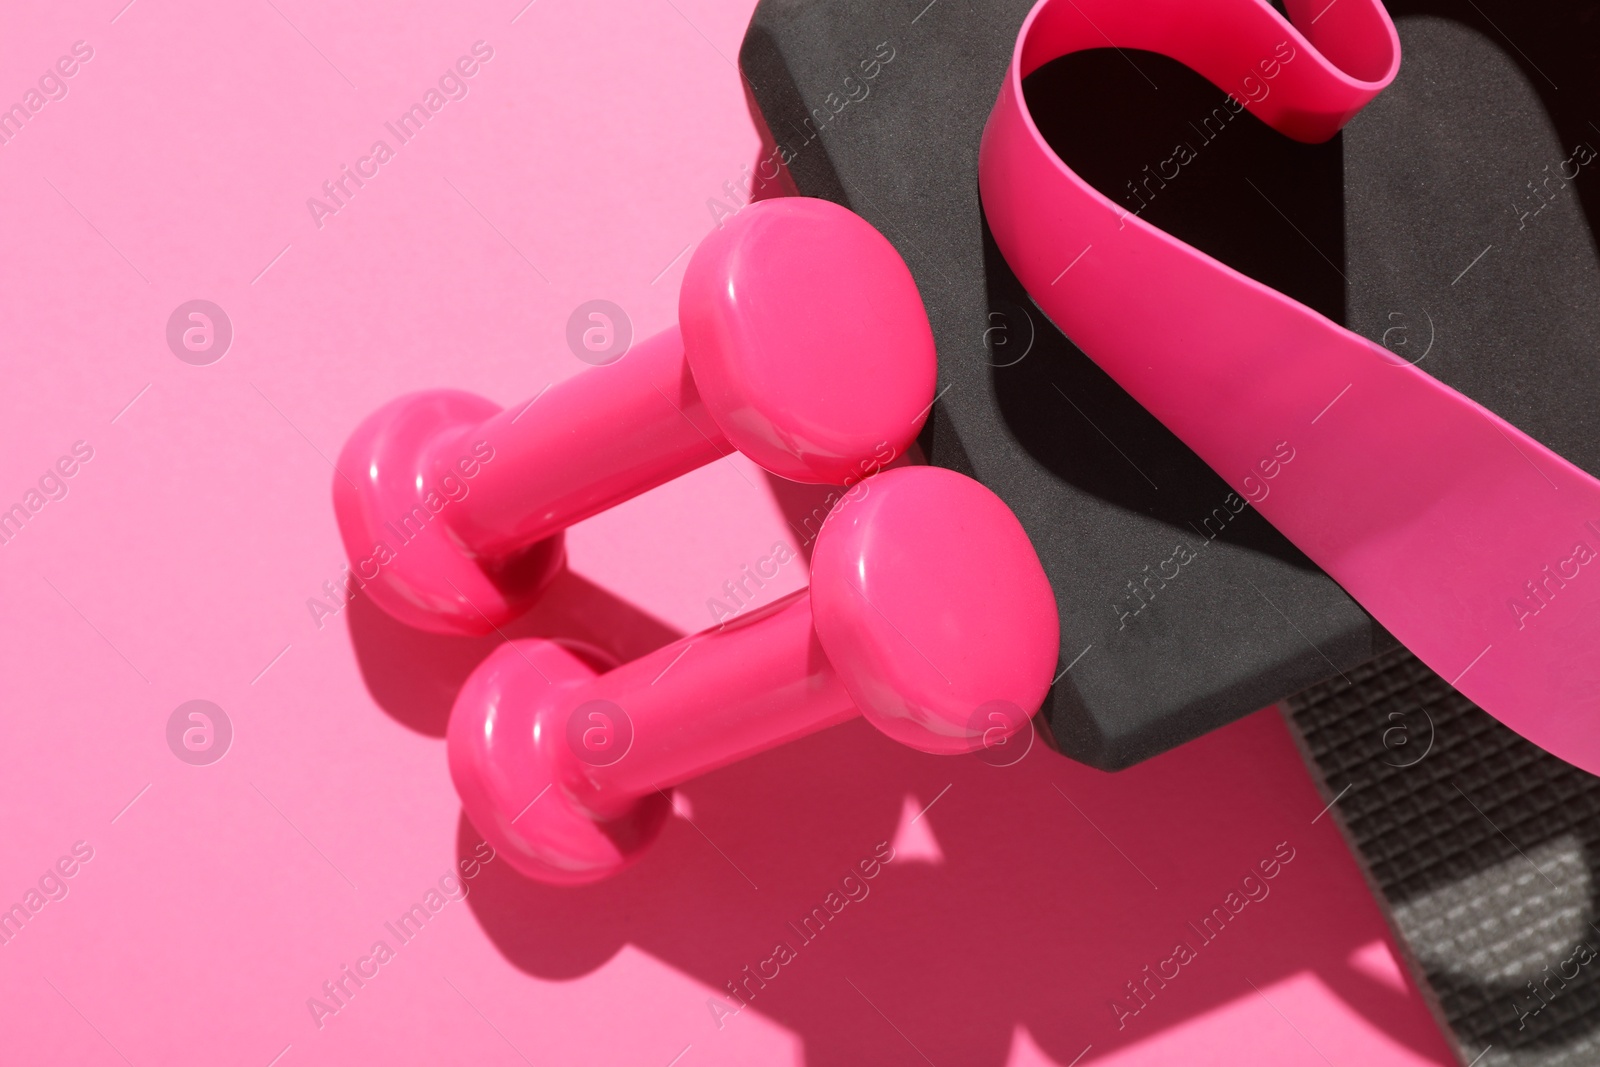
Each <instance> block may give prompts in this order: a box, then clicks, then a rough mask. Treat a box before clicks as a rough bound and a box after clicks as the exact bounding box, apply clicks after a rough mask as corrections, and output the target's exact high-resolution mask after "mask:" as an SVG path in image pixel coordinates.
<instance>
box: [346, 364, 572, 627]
mask: <svg viewBox="0 0 1600 1067" xmlns="http://www.w3.org/2000/svg"><path fill="white" fill-rule="evenodd" d="M499 411H500V408H499V407H498V406H497V405H496V404H493V403H491V402H490V401H488V400H485V399H483V398H482V397H480V396H474V395H473V394H471V393H463V392H460V391H457V390H453V389H434V390H429V391H427V392H421V393H411V394H409V395H407V396H402V397H399V398H397V399H395V400H393V401H390V402H389V403H388V404H386V405H384V406H383V407H382V408H379V409H378V410H377V411H375V412H373V413H372V415H370V416H369V417H368V418H367V419H366V420H365V421H364V422H362V423H361V425H360V426H358V427H357V428H356V431H355V433H353V434H351V435H350V439H349V441H347V442H346V443H345V446H344V450H343V451H342V452H340V454H339V462H338V465H337V469H336V470H335V473H334V477H333V510H334V514H335V516H336V517H337V518H338V521H339V533H340V536H341V537H342V538H343V540H344V546H345V551H346V552H347V553H348V554H349V557H350V569H351V573H352V576H353V578H354V583H355V584H356V585H358V586H359V587H360V588H361V589H362V590H363V591H364V592H366V594H367V595H368V596H370V597H371V598H372V601H373V603H375V604H377V605H378V606H379V607H380V608H382V609H383V610H384V611H386V612H387V613H388V614H390V615H391V616H393V617H394V618H396V619H399V620H400V621H401V622H403V623H406V624H407V625H409V626H414V627H416V628H417V629H419V630H427V631H429V632H431V633H442V634H469V635H480V634H487V633H492V632H493V631H494V630H495V629H496V628H498V627H500V626H502V625H504V624H505V623H507V622H509V621H511V620H512V619H514V618H516V617H517V616H519V615H521V614H522V613H523V612H525V611H526V610H527V609H528V607H529V606H530V605H531V604H532V603H533V601H534V600H535V599H537V598H538V596H539V594H540V593H541V592H543V590H544V588H545V586H546V585H548V584H549V582H550V580H551V579H552V578H554V577H555V575H556V573H557V572H558V571H559V570H560V569H561V566H562V564H563V562H564V561H565V559H566V550H565V547H564V544H565V543H564V541H563V539H562V536H561V535H560V534H556V535H555V536H553V537H549V538H546V539H545V540H543V541H540V542H538V543H536V544H534V545H531V546H529V547H528V548H526V549H523V550H522V551H520V552H518V553H517V554H516V555H515V556H513V557H511V558H508V559H502V560H494V561H488V560H483V559H479V558H477V557H475V556H474V555H473V554H472V553H471V552H470V551H468V550H467V549H466V548H465V547H463V546H462V544H461V543H460V542H459V541H458V540H457V539H456V538H454V537H452V536H451V534H450V531H449V529H448V523H449V516H450V509H451V508H456V507H460V506H461V505H460V503H459V502H458V501H459V500H461V499H465V498H466V497H467V496H469V495H470V494H471V491H472V482H471V479H470V478H466V477H464V476H462V475H460V474H455V475H446V476H439V475H436V473H435V471H434V469H433V462H432V461H433V459H434V458H435V457H436V456H437V455H438V449H440V448H441V447H447V448H455V449H458V450H460V449H465V450H466V453H465V454H464V455H463V457H456V456H455V455H453V454H452V455H449V456H446V457H444V458H446V459H448V460H449V461H450V462H451V463H452V464H454V463H455V462H456V461H457V459H458V458H465V459H467V460H469V461H470V462H476V457H475V456H473V455H472V453H471V449H472V447H473V442H471V441H470V440H466V438H467V436H468V435H469V434H470V431H471V429H472V427H474V426H477V425H478V424H480V423H482V422H483V421H484V420H486V419H488V418H489V417H490V416H492V415H495V414H497V413H498V412H499Z"/></svg>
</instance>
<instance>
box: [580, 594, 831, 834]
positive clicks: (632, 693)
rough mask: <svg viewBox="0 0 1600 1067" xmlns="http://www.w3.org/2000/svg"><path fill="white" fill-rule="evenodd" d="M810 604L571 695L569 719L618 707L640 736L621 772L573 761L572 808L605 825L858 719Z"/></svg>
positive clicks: (676, 650) (665, 651) (761, 616)
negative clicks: (595, 708) (648, 799)
mask: <svg viewBox="0 0 1600 1067" xmlns="http://www.w3.org/2000/svg"><path fill="white" fill-rule="evenodd" d="M808 594H809V591H808V590H804V589H802V590H800V591H798V592H795V593H793V594H791V595H790V596H788V597H786V598H784V599H782V600H780V601H778V602H777V603H775V604H773V605H771V606H769V607H767V608H764V609H760V610H759V611H757V612H755V613H752V615H751V616H750V617H749V618H747V619H741V620H738V621H736V622H733V623H731V624H730V625H728V626H726V627H724V628H722V629H719V630H711V631H707V632H705V633H700V634H695V635H693V636H691V637H686V638H684V639H683V640H681V641H676V642H674V643H673V644H670V645H667V646H666V647H665V648H660V649H657V650H656V651H655V652H652V653H651V654H649V655H648V656H645V657H643V658H642V659H637V660H634V661H633V662H631V663H627V664H624V665H623V666H621V667H618V668H617V669H616V670H613V671H610V672H608V673H606V674H602V675H599V676H598V677H596V678H594V679H592V680H591V681H588V682H585V683H583V684H581V685H579V686H578V687H576V688H575V689H574V690H573V691H572V692H571V693H569V694H568V695H567V697H566V699H565V700H564V701H563V702H562V703H563V708H564V709H576V708H579V707H580V706H582V705H583V704H584V703H585V702H587V701H591V700H607V701H611V702H613V703H615V704H616V705H617V706H618V707H621V708H622V709H623V710H624V711H625V712H626V713H627V715H628V718H629V720H630V721H631V723H632V728H633V740H632V746H631V747H630V748H629V749H628V751H627V753H626V754H625V755H623V756H622V758H621V759H619V760H617V761H616V762H615V763H612V764H610V765H608V766H591V765H588V764H587V763H585V762H583V761H582V760H581V759H579V758H577V757H574V758H573V760H572V761H571V766H572V768H573V769H574V771H575V773H576V777H575V778H574V779H572V780H569V782H568V783H567V785H568V788H569V791H570V792H571V794H572V796H573V799H574V800H575V801H576V802H577V803H578V804H580V805H581V806H583V807H585V808H587V809H588V810H590V811H591V812H593V813H594V814H595V815H596V816H598V817H602V818H604V817H606V816H607V815H612V814H617V813H620V812H623V811H626V810H628V809H629V808H631V807H632V806H633V805H634V804H635V803H636V802H637V801H638V799H639V798H640V797H643V796H648V795H650V794H651V793H654V792H655V791H656V790H658V789H662V790H664V789H667V788H669V787H671V786H674V785H678V784H680V783H682V782H686V781H688V780H689V779H691V778H695V777H698V776H699V775H702V774H705V773H707V772H709V771H713V770H716V769H717V768H718V767H724V766H727V765H728V764H730V763H734V762H736V761H738V760H741V759H744V758H745V757H747V756H752V755H755V754H756V753H759V752H765V751H766V750H768V749H771V748H776V747H777V746H779V745H782V744H784V743H786V742H789V741H793V740H795V739H796V738H800V737H804V736H805V735H807V734H811V733H815V732H816V731H818V730H822V729H824V728H826V727H829V726H832V725H834V724H835V723H841V722H845V721H847V720H849V719H852V718H854V717H855V716H856V715H858V714H860V713H859V712H858V711H857V710H856V707H855V705H854V703H853V702H852V701H851V699H850V696H849V694H847V693H846V692H845V689H844V685H843V684H842V683H841V681H840V679H839V676H838V674H837V672H836V671H835V670H834V667H833V664H831V663H830V662H829V661H828V657H827V655H826V654H825V653H824V652H823V650H822V645H821V643H820V642H819V641H818V640H817V633H816V629H815V627H814V626H813V625H812V617H811V598H810V596H809V595H808ZM566 714H567V713H566V712H565V711H564V712H563V715H562V716H561V717H560V719H559V721H561V722H565V721H566V718H565V716H566ZM569 736H571V735H570V734H569Z"/></svg>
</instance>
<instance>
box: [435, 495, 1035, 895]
mask: <svg viewBox="0 0 1600 1067" xmlns="http://www.w3.org/2000/svg"><path fill="white" fill-rule="evenodd" d="M861 484H862V488H863V489H864V490H865V492H864V493H863V494H862V495H860V496H859V497H858V498H857V499H854V500H851V499H849V498H846V499H843V500H841V501H839V502H838V503H837V504H836V505H835V506H834V509H833V512H832V513H831V514H830V515H829V517H828V520H827V522H826V523H825V524H824V525H823V528H822V532H821V533H820V534H819V535H818V536H817V542H816V548H815V552H814V553H813V556H812V560H811V586H810V588H809V589H808V590H801V591H799V592H797V593H794V594H792V595H790V596H788V597H786V598H784V599H783V600H780V601H778V602H777V603H775V604H772V605H771V606H769V607H767V608H765V609H763V610H760V611H757V612H753V613H752V614H751V615H750V616H748V617H746V618H743V619H740V620H739V621H738V622H734V623H730V624H728V625H726V626H724V627H721V628H719V629H716V630H709V631H706V632H704V633H700V634H695V635H692V636H690V637H685V638H683V639H682V640H680V641H677V642H674V643H673V644H671V645H668V646H666V647H665V648H661V649H657V650H656V651H655V652H652V653H651V654H650V655H648V656H645V657H643V658H641V659H638V660H635V661H633V662H631V663H627V664H624V665H622V666H620V667H617V668H615V669H613V670H610V671H606V672H605V673H596V669H595V666H594V665H593V664H592V663H591V662H587V661H586V660H585V659H584V658H583V657H582V656H581V655H579V654H578V653H576V652H574V651H572V650H570V649H568V648H566V647H564V646H562V645H561V644H559V643H557V642H554V641H547V640H543V639H537V638H534V639H526V640H520V641H511V642H507V643H505V644H503V645H501V646H500V647H499V648H497V649H496V650H495V651H494V652H493V653H492V654H491V655H490V656H489V657H488V658H487V659H486V660H485V661H484V662H483V663H482V664H481V665H479V667H478V668H477V669H476V670H475V671H474V672H473V674H472V676H471V677H470V678H469V679H468V680H467V683H466V685H465V686H464V687H463V688H462V690H461V692H460V694H459V695H458V696H457V698H456V702H455V706H454V708H453V709H452V711H451V714H450V726H449V731H448V746H449V756H450V774H451V777H452V779H454V781H455V785H456V790H457V792H459V793H460V795H461V800H462V805H463V806H464V807H465V809H466V812H467V816H468V818H469V819H471V821H472V823H473V825H474V826H475V827H477V829H478V832H479V833H481V834H483V835H484V837H485V838H487V839H488V840H489V842H490V843H491V844H492V845H494V847H495V849H496V851H497V852H499V853H500V854H501V855H502V856H505V857H506V858H507V859H508V860H509V861H510V862H511V864H512V865H513V866H515V867H516V868H517V869H518V870H519V871H521V872H522V873H523V874H525V875H527V876H528V877H530V878H533V879H536V880H538V881H542V882H549V883H552V884H556V885H581V884H584V883H587V882H593V881H597V880H599V879H601V878H605V877H607V876H609V875H611V874H614V873H616V872H617V871H619V870H621V869H623V868H624V867H626V866H627V865H628V864H629V863H631V862H632V861H633V860H634V859H636V858H637V857H638V856H639V855H640V853H641V852H642V851H643V850H644V849H645V847H646V846H648V845H649V844H650V842H651V841H652V840H653V839H654V838H655V836H656V834H657V833H658V832H659V831H660V829H661V825H662V822H663V820H664V819H665V817H666V814H667V812H668V810H669V807H670V801H669V799H668V794H667V790H669V789H670V788H671V787H672V786H674V785H677V784H680V783H682V782H684V781H687V780H688V779H690V778H694V777H696V776H698V775H701V774H704V773H706V772H708V771H712V770H715V769H716V768H718V767H723V766H726V765H727V764H729V763H733V762H735V761H736V760H739V759H743V758H745V757H747V756H751V755H754V754H756V753H759V752H764V751H766V750H767V749H769V748H774V747H776V746H778V745H781V744H784V743H786V742H788V741H792V740H795V739H797V738H800V737H803V736H805V735H807V734H810V733H814V732H816V731H818V730H821V729H824V728H825V727H828V726H832V725H834V724H836V723H840V722H844V721H846V720H848V719H850V718H853V717H854V716H856V715H857V714H860V715H862V716H864V717H865V718H866V719H867V720H868V721H870V722H871V723H872V724H873V725H874V726H876V727H877V728H878V729H879V730H882V731H883V732H884V733H885V734H888V735H889V736H890V737H892V738H894V739H895V740H897V741H900V742H902V743H904V744H906V745H909V746H911V747H912V748H916V749H919V750H921V751H924V752H931V753H940V754H959V753H965V752H974V751H978V750H979V749H981V748H983V747H985V746H986V745H993V744H995V743H996V742H997V741H998V740H1000V739H1001V737H1002V735H1003V734H1009V733H1014V732H1015V731H1017V730H1020V729H1023V728H1024V727H1026V726H1027V725H1028V720H1029V717H1030V716H1031V715H1032V714H1033V712H1034V711H1035V710H1036V709H1037V708H1038V707H1039V705H1040V703H1041V702H1042V701H1043V700H1044V697H1045V693H1046V692H1047V691H1048V690H1049V688H1050V684H1051V679H1052V674H1053V672H1054V670H1055V666H1056V655H1057V651H1058V648H1057V645H1058V641H1059V622H1058V615H1057V612H1056V604H1055V598H1054V595H1053V594H1052V593H1051V590H1050V583H1049V581H1048V579H1047V578H1046V577H1045V573H1044V568H1043V567H1042V566H1040V564H1039V559H1038V556H1037V555H1035V553H1034V550H1033V546H1032V544H1031V543H1030V542H1029V540H1028V537H1027V534H1026V533H1024V532H1023V529H1022V525H1021V524H1020V523H1019V522H1018V521H1017V519H1016V516H1014V515H1012V513H1011V512H1010V510H1009V509H1008V508H1007V507H1006V506H1005V504H1004V503H1002V502H1001V501H1000V498H999V497H997V496H995V495H994V494H993V493H992V492H990V491H989V490H988V489H986V488H984V487H983V486H982V485H979V484H978V483H977V482H975V481H973V480H972V479H970V478H967V477H966V476H964V475H961V474H957V473H956V472H954V471H949V470H945V469H943V468H939V467H902V468H898V469H895V470H891V471H885V472H884V473H881V474H877V475H874V476H873V477H872V478H869V479H867V480H866V481H864V482H863V483H861Z"/></svg>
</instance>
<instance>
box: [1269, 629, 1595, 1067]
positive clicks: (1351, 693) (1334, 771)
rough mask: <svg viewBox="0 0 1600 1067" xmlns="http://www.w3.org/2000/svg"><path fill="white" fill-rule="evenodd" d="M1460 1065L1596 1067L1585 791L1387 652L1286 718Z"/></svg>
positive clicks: (1591, 852)
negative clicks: (1430, 997)
mask: <svg viewBox="0 0 1600 1067" xmlns="http://www.w3.org/2000/svg"><path fill="white" fill-rule="evenodd" d="M1289 707H1290V709H1292V710H1291V715H1290V720H1291V722H1292V723H1293V724H1294V725H1295V727H1296V728H1297V731H1298V733H1299V735H1300V737H1301V741H1302V745H1303V747H1304V749H1305V750H1306V753H1307V755H1308V756H1309V757H1310V760H1311V763H1312V766H1313V767H1314V768H1315V769H1316V771H1317V773H1318V777H1319V778H1320V779H1321V784H1322V787H1323V790H1324V792H1325V795H1326V797H1327V799H1328V800H1329V802H1330V807H1329V811H1328V814H1329V815H1330V816H1331V817H1333V818H1334V819H1336V820H1337V821H1338V822H1339V823H1340V824H1341V826H1342V828H1343V830H1344V832H1345V834H1346V835H1347V836H1348V837H1349V839H1350V841H1351V844H1352V845H1353V846H1354V848H1355V851H1356V854H1357V856H1358V857H1359V858H1360V860H1361V862H1362V865H1363V867H1364V869H1365V871H1366V874H1367V877H1368V879H1369V881H1370V883H1371V885H1372V887H1373V889H1374V891H1375V892H1376V894H1377V897H1378V899H1379V900H1380V901H1381V902H1382V903H1383V904H1384V905H1385V906H1386V910H1387V911H1388V915H1389V919H1390V921H1391V923H1392V924H1393V926H1394V929H1395V932H1396V934H1397V935H1398V936H1399V940H1400V943H1401V944H1402V946H1403V947H1404V948H1405V950H1406V955H1407V956H1408V962H1409V963H1410V964H1411V966H1412V967H1413V968H1414V969H1415V971H1416V974H1417V977H1418V978H1419V979H1422V980H1424V981H1425V982H1426V987H1425V988H1431V990H1432V991H1433V995H1434V1001H1433V1006H1434V1007H1435V1009H1436V1010H1437V1012H1438V1013H1439V1015H1440V1016H1441V1020H1442V1021H1443V1022H1444V1023H1445V1025H1446V1028H1447V1030H1448V1032H1449V1033H1450V1034H1451V1035H1452V1036H1453V1037H1454V1038H1455V1041H1456V1047H1457V1052H1458V1054H1459V1055H1460V1057H1461V1062H1462V1063H1473V1064H1475V1065H1476V1067H1535V1065H1537V1067H1592V1065H1593V1064H1595V1063H1600V892H1597V885H1600V778H1596V777H1595V776H1593V775H1590V774H1586V773H1584V772H1583V771H1580V770H1578V769H1577V768H1576V767H1572V766H1569V765H1568V764H1565V763H1563V762H1561V761H1560V760H1558V759H1556V758H1555V757H1554V756H1551V755H1549V754H1548V753H1546V752H1543V751H1541V750H1540V749H1539V748H1537V747H1536V746H1534V745H1533V744H1530V743H1529V742H1527V741H1524V740H1523V739H1522V738H1520V737H1518V736H1517V735H1516V734H1514V733H1512V732H1511V731H1510V730H1509V729H1507V728H1506V727H1504V726H1502V725H1501V724H1500V723H1499V722H1497V721H1496V720H1495V719H1493V718H1491V717H1490V716H1489V715H1487V714H1485V713H1484V712H1483V711H1482V710H1480V709H1478V708H1477V707H1474V706H1473V705H1472V704H1471V703H1470V702H1469V701H1468V700H1467V699H1466V698H1465V697H1463V696H1461V695H1460V694H1459V693H1457V692H1456V691H1455V690H1453V689H1451V688H1450V686H1449V685H1448V684H1447V683H1446V682H1445V681H1444V680H1443V679H1441V678H1440V677H1439V676H1438V675H1436V674H1434V673H1433V672H1432V671H1430V670H1428V669H1427V668H1426V667H1424V666H1423V665H1422V664H1421V663H1420V662H1418V661H1417V660H1416V658H1415V657H1413V656H1411V655H1410V654H1409V653H1408V652H1406V651H1405V650H1404V649H1397V650H1394V651H1391V652H1389V653H1386V654H1384V655H1382V656H1379V657H1378V658H1377V659H1375V660H1373V661H1371V662H1370V663H1367V664H1364V665H1362V666H1360V667H1356V668H1353V669H1352V670H1351V671H1350V672H1349V677H1348V678H1335V679H1333V680H1332V681H1331V682H1328V683H1325V684H1322V685H1318V686H1314V687H1313V688H1312V689H1310V690H1308V691H1307V692H1305V693H1303V694H1300V695H1298V696H1296V697H1293V698H1291V699H1290V701H1289Z"/></svg>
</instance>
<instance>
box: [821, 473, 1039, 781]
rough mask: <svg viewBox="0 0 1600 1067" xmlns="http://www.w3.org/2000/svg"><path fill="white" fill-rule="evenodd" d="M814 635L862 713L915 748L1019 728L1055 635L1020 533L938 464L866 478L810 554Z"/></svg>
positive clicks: (996, 505) (980, 489)
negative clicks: (815, 632)
mask: <svg viewBox="0 0 1600 1067" xmlns="http://www.w3.org/2000/svg"><path fill="white" fill-rule="evenodd" d="M811 605H812V615H813V618H814V620H815V624H816V629H817V637H818V639H819V640H820V641H821V642H822V647H823V649H824V650H825V651H826V652H827V654H828V660H829V662H831V663H832V664H833V666H834V668H835V669H836V670H837V671H838V672H839V676H840V678H841V680H842V681H843V683H844V686H845V689H846V690H847V691H848V692H849V693H850V696H851V698H852V699H853V700H854V701H855V704H856V707H857V708H858V709H860V711H861V714H862V715H863V716H864V717H865V718H866V719H867V720H868V721H869V722H871V723H872V724H873V725H874V726H876V727H877V728H878V729H880V730H882V731H883V732H884V733H886V734H888V735H889V736H890V737H893V738H894V739H895V740H897V741H900V742H902V743H904V744H906V745H909V746H911V747H912V748H916V749H920V750H922V751H924V752H934V753H941V754H958V753H964V752H976V751H978V750H980V749H983V748H987V747H992V746H994V745H995V744H997V743H1000V742H1003V741H1004V740H1005V738H1006V737H1007V736H1009V735H1010V734H1012V733H1016V732H1017V731H1020V730H1023V729H1026V728H1027V724H1028V721H1029V717H1030V716H1031V715H1032V714H1033V713H1034V712H1035V711H1037V710H1038V708H1039V705H1040V704H1041V703H1042V702H1043V701H1044V697H1045V694H1046V693H1047V692H1048V691H1049V688H1050V684H1051V680H1052V676H1053V674H1054V671H1055V666H1056V660H1057V658H1058V653H1059V645H1060V619H1059V615H1058V614H1057V611H1056V602H1055V596H1054V594H1053V593H1052V592H1051V589H1050V582H1049V580H1048V579H1047V578H1046V576H1045V573H1044V568H1043V567H1042V566H1041V565H1040V563H1039V557H1038V555H1037V554H1036V553H1035V552H1034V549H1033V545H1032V543H1031V542H1030V541H1029V540H1028V535H1027V533H1026V532H1024V530H1023V529H1022V524H1021V523H1020V522H1018V521H1017V518H1016V516H1015V515H1013V514H1012V513H1011V509H1009V508H1008V507H1006V505H1005V504H1004V503H1003V502H1002V501H1001V500H1000V498H999V497H997V496H995V494H994V493H992V492H990V491H989V490H988V489H986V488H985V487H984V486H982V485H980V484H979V483H977V482H975V481H973V480H972V479H971V478H968V477H966V476H964V475H961V474H957V473H956V472H954V471H950V470H945V469H944V468H941V467H902V468H899V469H896V470H890V471H885V472H883V473H882V474H878V475H875V476H874V477H871V478H868V479H867V480H866V481H864V482H862V483H861V484H860V485H859V486H857V487H856V490H855V491H853V492H852V493H851V494H849V495H847V496H846V497H845V499H843V500H841V501H840V503H838V504H837V505H835V507H834V510H833V512H832V513H831V514H830V515H829V516H828V520H827V522H826V523H825V524H824V525H823V527H822V531H821V533H819V534H818V535H817V543H816V548H815V551H814V552H813V554H812V557H811Z"/></svg>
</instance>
